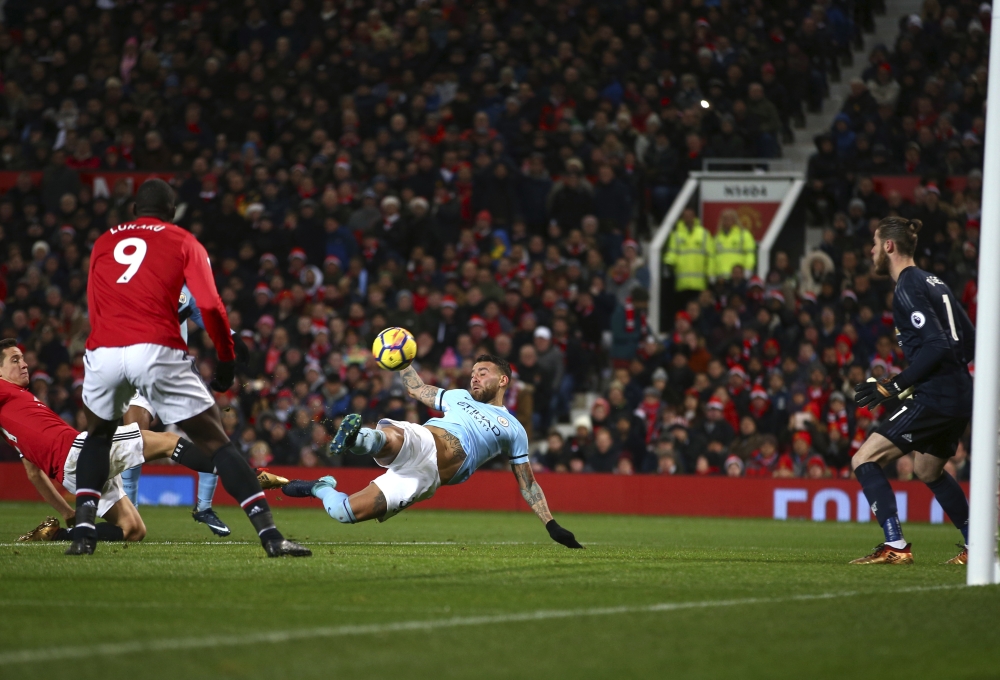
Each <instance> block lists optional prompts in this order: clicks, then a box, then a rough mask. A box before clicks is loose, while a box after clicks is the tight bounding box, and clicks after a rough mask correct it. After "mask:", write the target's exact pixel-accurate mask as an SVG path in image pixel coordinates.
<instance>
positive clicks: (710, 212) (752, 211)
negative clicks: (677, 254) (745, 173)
mask: <svg viewBox="0 0 1000 680" xmlns="http://www.w3.org/2000/svg"><path fill="white" fill-rule="evenodd" d="M791 186H792V180H790V179H767V178H764V177H762V178H761V179H712V178H709V177H706V178H703V179H702V180H701V211H700V212H701V223H702V224H703V225H705V228H706V229H708V230H709V231H711V232H712V233H713V234H714V233H716V231H718V227H719V219H720V217H721V216H722V212H723V211H724V210H729V209H733V210H735V211H736V214H737V215H738V216H739V220H740V224H741V225H743V226H744V227H746V228H747V229H749V230H750V233H752V234H753V237H754V238H755V239H756V240H758V241H759V240H760V239H761V238H763V236H764V233H765V232H766V231H767V227H768V225H770V224H771V220H772V219H774V214H775V213H776V212H778V208H779V207H780V206H781V201H782V199H784V198H785V194H787V193H788V189H789V188H790V187H791Z"/></svg>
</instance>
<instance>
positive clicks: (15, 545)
mask: <svg viewBox="0 0 1000 680" xmlns="http://www.w3.org/2000/svg"><path fill="white" fill-rule="evenodd" d="M300 543H302V544H303V545H394V546H404V545H549V542H548V541H473V542H459V541H300ZM44 545H48V546H53V545H55V546H59V545H61V546H63V547H64V548H65V547H66V542H65V541H61V542H60V541H24V542H16V543H0V548H21V547H27V546H44ZM108 545H111V546H112V547H113V546H116V545H125V543H122V542H120V541H115V542H114V543H108ZM132 545H135V544H132ZM142 545H260V544H259V543H258V542H256V541H143V542H142ZM583 545H600V544H599V543H593V542H585V543H584V544H583Z"/></svg>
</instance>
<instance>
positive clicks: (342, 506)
mask: <svg viewBox="0 0 1000 680" xmlns="http://www.w3.org/2000/svg"><path fill="white" fill-rule="evenodd" d="M313 495H314V496H316V498H318V499H320V500H321V501H323V507H324V508H326V514H328V515H330V517H333V518H334V519H335V520H337V521H338V522H340V523H342V524H354V523H355V522H357V521H358V520H357V518H355V517H354V511H353V510H351V501H350V500H349V499H348V497H347V494H346V493H344V492H342V491H337V489H335V488H334V487H333V486H331V485H329V484H317V485H316V486H315V487H314V488H313Z"/></svg>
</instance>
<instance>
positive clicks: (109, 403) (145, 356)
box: [83, 343, 215, 425]
mask: <svg viewBox="0 0 1000 680" xmlns="http://www.w3.org/2000/svg"><path fill="white" fill-rule="evenodd" d="M83 364H84V368H85V369H86V373H85V374H84V377H83V403H85V404H86V405H87V408H89V409H90V410H91V411H93V412H94V413H95V414H96V415H97V416H98V417H99V418H103V419H104V420H108V421H114V420H118V419H119V418H121V417H122V414H123V413H125V411H126V409H127V408H128V405H129V403H130V402H131V401H132V398H133V396H135V393H136V392H137V391H138V393H139V394H140V395H141V396H142V397H143V398H145V399H146V401H148V402H149V404H150V406H151V407H152V408H151V409H150V412H151V413H156V414H157V415H158V416H159V417H160V420H161V421H162V422H163V423H164V424H165V425H170V424H173V423H179V422H181V421H184V420H187V419H188V418H193V417H194V416H196V415H198V414H199V413H202V412H204V411H207V410H208V409H210V408H211V407H212V406H213V405H214V404H215V399H214V398H213V397H212V393H211V392H209V391H208V387H206V386H205V383H204V382H203V381H202V379H201V376H200V375H198V374H197V373H196V372H195V370H194V366H193V365H192V363H191V360H190V359H188V357H187V355H186V354H185V353H184V352H183V351H181V350H179V349H173V348H170V347H164V346H162V345H153V344H149V343H144V344H141V345H129V346H128V347H99V348H97V349H93V350H90V349H88V350H87V351H86V352H85V353H84V355H83Z"/></svg>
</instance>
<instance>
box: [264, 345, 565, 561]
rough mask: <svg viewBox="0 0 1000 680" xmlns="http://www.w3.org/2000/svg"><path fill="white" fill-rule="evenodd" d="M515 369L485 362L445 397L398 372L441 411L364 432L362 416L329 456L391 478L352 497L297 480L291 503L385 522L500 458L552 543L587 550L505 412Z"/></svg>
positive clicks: (289, 490) (494, 360)
mask: <svg viewBox="0 0 1000 680" xmlns="http://www.w3.org/2000/svg"><path fill="white" fill-rule="evenodd" d="M510 375H511V373H510V364H508V363H507V362H506V361H504V360H503V359H500V358H498V357H494V356H490V355H485V354H484V355H482V356H480V357H478V358H477V359H476V363H475V365H474V366H473V367H472V379H471V381H470V384H469V389H468V390H443V389H441V388H438V387H433V386H431V385H425V384H424V382H423V380H421V379H420V376H419V375H417V372H416V371H415V370H414V369H413V368H412V367H407V368H405V369H403V371H401V372H400V377H401V378H402V379H403V384H404V385H405V386H406V389H407V391H408V392H409V394H410V396H411V397H413V398H414V399H417V400H418V401H420V402H421V403H423V404H425V405H426V406H428V407H429V408H433V409H436V410H438V411H442V412H443V413H444V417H443V418H432V419H431V420H428V421H427V422H426V423H425V424H424V425H416V424H414V423H406V422H400V421H397V420H388V419H383V420H380V421H379V423H378V426H377V428H376V429H374V430H372V429H370V428H366V427H361V416H359V415H358V414H356V413H352V414H350V415H348V416H345V417H344V420H343V422H342V423H341V424H340V428H339V429H338V430H337V433H336V435H334V438H333V441H332V442H331V444H330V452H331V453H334V454H342V453H344V452H345V451H350V452H351V453H354V454H358V455H370V456H373V457H374V458H375V462H377V463H378V464H379V465H381V466H382V467H384V468H386V472H385V474H383V475H382V476H381V477H378V478H377V479H375V480H374V481H372V483H371V484H369V485H368V487H366V488H365V489H363V490H362V491H358V492H357V493H355V494H352V495H351V496H348V495H347V494H345V493H341V492H340V491H337V489H336V486H337V481H336V480H335V479H334V478H333V477H322V478H320V479H318V480H316V481H301V480H295V481H293V482H290V483H289V484H286V485H285V486H284V487H282V488H283V490H284V492H285V494H287V495H289V496H296V497H305V496H310V495H311V496H315V497H316V498H318V499H320V500H321V501H322V502H323V507H324V508H326V511H327V513H328V514H329V515H330V516H331V517H333V518H334V519H335V520H337V521H339V522H343V523H345V524H354V523H355V522H363V521H365V520H369V519H377V520H378V521H380V522H384V521H385V520H387V519H389V518H390V517H393V516H394V515H396V514H398V513H399V512H401V511H402V510H403V509H404V508H407V507H409V506H411V505H413V504H414V503H416V502H418V501H422V500H424V499H427V498H430V497H431V496H433V495H434V492H435V491H437V489H438V487H439V486H442V485H446V484H460V483H462V482H464V481H465V480H467V479H468V478H469V476H470V475H472V473H473V472H475V471H476V469H477V468H478V467H480V466H481V465H482V464H483V463H485V462H486V461H488V460H490V459H492V458H495V457H496V456H498V455H499V454H501V453H506V454H507V455H508V456H509V457H510V464H511V469H513V471H514V476H515V477H516V478H517V483H518V485H519V486H520V488H521V495H522V496H523V497H524V500H525V501H527V503H528V505H530V506H531V509H532V510H534V511H535V514H536V515H538V518H539V519H540V520H542V522H543V523H544V524H545V528H546V529H548V532H549V536H551V537H552V539H553V540H554V541H556V542H558V543H561V544H562V545H564V546H566V547H567V548H582V547H583V546H582V545H580V544H579V543H578V542H577V540H576V538H575V537H574V536H573V534H572V532H570V531H568V530H566V529H564V528H562V527H561V526H559V524H558V523H556V521H555V520H554V519H552V513H551V512H549V506H548V503H547V502H546V501H545V494H543V493H542V489H541V488H540V487H539V486H538V482H536V481H535V476H534V474H533V473H532V471H531V465H530V463H529V462H528V435H527V433H525V431H524V428H523V427H521V424H520V423H519V422H517V420H516V419H515V418H514V416H512V415H511V414H510V412H509V411H508V410H507V409H506V408H504V406H503V396H504V392H505V391H506V390H507V386H508V385H509V384H510Z"/></svg>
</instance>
